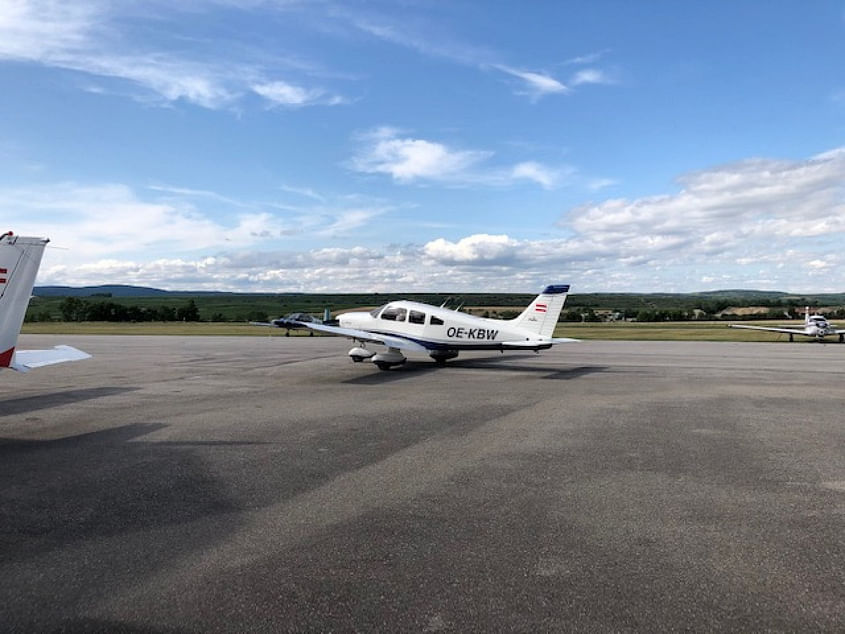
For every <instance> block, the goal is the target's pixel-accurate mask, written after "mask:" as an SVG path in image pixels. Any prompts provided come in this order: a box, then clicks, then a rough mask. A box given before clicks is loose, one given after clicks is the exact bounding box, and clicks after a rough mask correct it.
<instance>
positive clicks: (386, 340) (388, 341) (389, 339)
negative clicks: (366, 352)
mask: <svg viewBox="0 0 845 634" xmlns="http://www.w3.org/2000/svg"><path fill="white" fill-rule="evenodd" d="M299 323H300V324H301V325H303V326H306V327H307V328H311V330H318V331H320V332H327V333H329V334H332V335H340V336H341V337H347V338H349V339H357V340H358V341H367V342H369V343H380V344H382V345H383V346H387V347H389V348H399V349H400V350H410V351H412V352H430V350H429V349H428V348H426V347H425V346H423V345H420V344H418V343H417V342H415V341H411V340H410V339H404V338H402V337H396V336H393V335H382V334H376V333H374V332H368V331H366V330H357V329H355V328H341V327H340V326H326V325H325V324H312V323H307V322H304V321H303V322H299Z"/></svg>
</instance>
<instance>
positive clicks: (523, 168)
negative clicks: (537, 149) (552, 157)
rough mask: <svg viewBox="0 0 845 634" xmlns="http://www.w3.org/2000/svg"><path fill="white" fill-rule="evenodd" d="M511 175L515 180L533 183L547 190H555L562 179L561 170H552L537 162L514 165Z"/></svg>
mask: <svg viewBox="0 0 845 634" xmlns="http://www.w3.org/2000/svg"><path fill="white" fill-rule="evenodd" d="M511 175H512V176H513V178H514V179H525V180H529V181H533V182H535V183H538V184H540V185H542V186H543V187H544V188H546V189H553V188H554V187H555V186H556V185H558V183H559V182H560V179H561V172H560V170H555V169H551V168H549V167H547V166H545V165H542V164H540V163H537V162H535V161H527V162H525V163H518V164H517V165H514V167H513V170H512V171H511Z"/></svg>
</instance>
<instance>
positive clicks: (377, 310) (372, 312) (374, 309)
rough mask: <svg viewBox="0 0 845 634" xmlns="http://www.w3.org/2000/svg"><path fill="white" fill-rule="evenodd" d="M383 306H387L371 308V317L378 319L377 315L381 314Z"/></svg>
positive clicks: (383, 305)
mask: <svg viewBox="0 0 845 634" xmlns="http://www.w3.org/2000/svg"><path fill="white" fill-rule="evenodd" d="M385 306H387V304H382V305H381V306H379V307H378V308H373V309H372V310H371V311H370V314H371V315H372V316H373V317H378V314H379V313H380V312H381V309H382V308H384V307H385Z"/></svg>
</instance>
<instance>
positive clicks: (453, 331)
mask: <svg viewBox="0 0 845 634" xmlns="http://www.w3.org/2000/svg"><path fill="white" fill-rule="evenodd" d="M338 319H339V324H340V326H341V327H343V328H354V329H356V330H366V331H369V332H373V333H381V334H387V335H393V336H395V337H402V338H404V339H408V340H410V341H414V342H416V343H418V344H420V345H422V346H424V347H425V348H428V349H429V350H500V349H502V346H503V344H504V343H505V342H508V343H509V344H510V345H511V347H513V345H514V342H517V341H519V342H525V343H524V344H522V345H524V346H525V347H526V348H527V349H538V350H539V349H545V348H550V347H551V346H552V343H551V341H552V338H551V337H546V336H543V335H539V334H537V333H534V332H531V331H529V330H526V329H525V328H520V327H518V326H515V325H512V324H511V323H510V322H509V320H503V319H487V318H485V317H476V316H474V315H468V314H466V313H461V312H458V311H456V310H451V309H449V308H442V307H438V306H431V305H429V304H421V303H419V302H411V301H404V300H401V301H394V302H390V303H389V304H386V305H384V306H380V307H379V308H376V309H374V310H371V311H369V312H363V311H356V312H349V313H344V314H342V315H340V316H339V317H338Z"/></svg>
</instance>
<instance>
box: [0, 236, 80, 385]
mask: <svg viewBox="0 0 845 634" xmlns="http://www.w3.org/2000/svg"><path fill="white" fill-rule="evenodd" d="M48 242H49V240H47V239H46V238H25V237H22V236H16V235H14V234H13V233H12V232H11V231H9V232H6V233H4V234H2V235H0V368H11V369H12V370H17V371H18V372H27V371H29V370H31V369H33V368H40V367H41V366H44V365H52V364H54V363H64V362H65V361H78V360H80V359H87V358H88V357H90V356H91V355H90V354H87V353H85V352H82V351H81V350H77V349H76V348H71V347H70V346H56V347H55V348H53V349H52V350H15V347H16V346H17V341H18V334H19V333H20V330H21V325H22V324H23V320H24V317H25V316H26V307H27V306H28V305H29V297H30V295H31V294H32V287H33V285H34V284H35V276H36V275H37V274H38V267H39V265H40V264H41V256H42V255H43V253H44V247H45V246H46V244H47V243H48Z"/></svg>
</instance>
